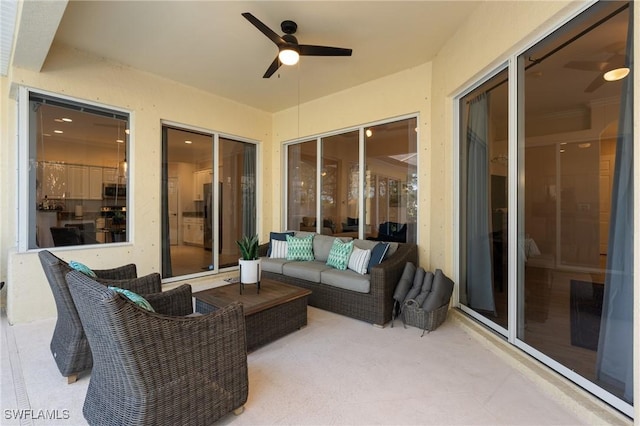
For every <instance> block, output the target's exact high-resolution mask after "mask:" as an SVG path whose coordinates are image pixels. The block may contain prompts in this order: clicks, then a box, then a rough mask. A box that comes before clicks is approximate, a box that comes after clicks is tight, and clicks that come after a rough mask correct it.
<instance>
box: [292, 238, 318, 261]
mask: <svg viewBox="0 0 640 426" xmlns="http://www.w3.org/2000/svg"><path fill="white" fill-rule="evenodd" d="M313 259H314V257H313V234H311V235H307V236H306V237H292V236H291V235H287V260H313Z"/></svg>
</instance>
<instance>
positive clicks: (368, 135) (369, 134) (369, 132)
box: [364, 129, 373, 138]
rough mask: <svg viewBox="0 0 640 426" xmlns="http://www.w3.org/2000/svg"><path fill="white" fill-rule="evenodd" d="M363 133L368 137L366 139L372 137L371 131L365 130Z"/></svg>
mask: <svg viewBox="0 0 640 426" xmlns="http://www.w3.org/2000/svg"><path fill="white" fill-rule="evenodd" d="M364 133H365V134H366V135H367V137H368V138H370V137H371V136H373V131H372V130H371V129H367V130H365V132H364Z"/></svg>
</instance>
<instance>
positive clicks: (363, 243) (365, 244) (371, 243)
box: [353, 239, 378, 250]
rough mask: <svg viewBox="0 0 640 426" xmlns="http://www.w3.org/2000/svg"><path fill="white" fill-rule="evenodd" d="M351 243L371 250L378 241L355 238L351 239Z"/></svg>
mask: <svg viewBox="0 0 640 426" xmlns="http://www.w3.org/2000/svg"><path fill="white" fill-rule="evenodd" d="M353 245H354V246H356V247H358V248H361V249H362V250H373V248H374V247H375V246H376V245H378V241H372V240H361V239H356V240H353Z"/></svg>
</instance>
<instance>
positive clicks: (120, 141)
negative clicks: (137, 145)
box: [116, 139, 124, 143]
mask: <svg viewBox="0 0 640 426" xmlns="http://www.w3.org/2000/svg"><path fill="white" fill-rule="evenodd" d="M116 142H118V143H124V141H123V140H122V139H116Z"/></svg>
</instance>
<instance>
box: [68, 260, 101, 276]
mask: <svg viewBox="0 0 640 426" xmlns="http://www.w3.org/2000/svg"><path fill="white" fill-rule="evenodd" d="M69 267H71V269H75V270H76V271H78V272H82V273H83V274H85V275H86V276H88V277H91V278H98V277H97V275H96V273H95V272H93V271H92V270H91V268H89V267H88V266H87V265H85V264H83V263H80V262H76V261H75V260H72V261H71V262H69Z"/></svg>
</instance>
